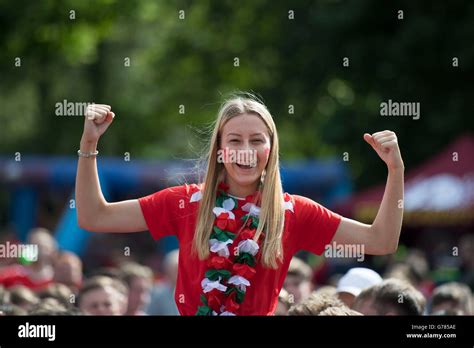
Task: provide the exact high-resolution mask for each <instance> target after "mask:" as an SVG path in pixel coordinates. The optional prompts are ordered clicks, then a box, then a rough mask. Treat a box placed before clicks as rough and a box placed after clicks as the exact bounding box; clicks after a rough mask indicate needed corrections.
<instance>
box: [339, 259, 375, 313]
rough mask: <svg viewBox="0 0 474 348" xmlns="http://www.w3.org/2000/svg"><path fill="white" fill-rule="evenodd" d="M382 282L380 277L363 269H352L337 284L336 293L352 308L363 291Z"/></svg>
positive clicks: (369, 270) (371, 271) (367, 269)
mask: <svg viewBox="0 0 474 348" xmlns="http://www.w3.org/2000/svg"><path fill="white" fill-rule="evenodd" d="M381 282H382V277H380V275H379V274H378V273H377V272H375V271H373V270H371V269H369V268H363V267H356V268H351V269H350V270H349V271H348V272H347V273H346V274H345V275H344V276H343V277H341V279H339V282H338V284H337V288H336V292H337V296H338V297H339V299H340V300H341V301H342V302H344V304H345V305H346V306H347V307H349V308H351V307H352V305H353V303H354V300H355V298H356V297H357V296H358V295H359V294H360V293H361V291H362V290H364V289H367V288H369V287H371V286H373V285H376V284H379V283H381Z"/></svg>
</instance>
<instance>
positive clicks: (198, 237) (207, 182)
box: [193, 94, 285, 268]
mask: <svg viewBox="0 0 474 348" xmlns="http://www.w3.org/2000/svg"><path fill="white" fill-rule="evenodd" d="M242 114H252V115H257V116H259V117H260V118H261V119H262V121H263V122H264V123H265V125H266V126H267V129H268V133H269V136H270V141H271V148H270V153H269V158H268V163H267V167H266V168H265V171H264V173H265V175H264V180H262V185H261V186H260V189H259V190H260V195H259V196H260V217H259V224H258V227H257V231H256V233H255V238H254V240H255V241H256V240H258V238H259V237H260V235H261V233H262V232H264V233H265V238H264V241H263V245H262V251H261V253H262V254H261V261H262V264H263V265H264V266H265V267H268V268H277V267H278V263H279V262H281V261H282V259H283V248H282V234H283V226H284V218H285V215H284V201H283V188H282V184H281V178H280V162H279V153H278V152H279V148H278V134H277V130H276V126H275V123H274V122H273V118H272V116H271V114H270V112H269V111H268V109H267V108H266V106H265V105H264V104H263V103H262V102H260V101H259V100H257V99H256V98H255V97H253V96H251V95H249V94H246V95H245V97H242V96H238V97H234V98H232V99H230V100H227V101H226V102H224V104H223V105H222V106H221V108H220V110H219V113H218V115H217V119H216V121H215V125H214V130H213V132H212V136H211V141H210V144H209V150H208V153H207V155H206V161H207V165H206V174H205V179H204V187H203V192H202V199H201V202H200V205H199V210H198V215H197V223H196V231H195V234H194V240H193V250H194V252H197V255H198V257H199V258H200V259H201V260H204V259H206V258H207V257H209V238H210V236H211V232H212V225H213V223H214V219H215V217H214V215H213V213H212V209H213V208H214V206H215V201H216V192H217V188H218V185H219V183H220V182H221V181H222V180H223V178H224V174H225V168H224V165H223V163H218V161H217V151H218V150H219V148H220V137H221V135H222V129H223V127H224V125H225V124H226V123H227V122H228V121H229V120H230V119H231V118H234V117H237V116H240V115H242Z"/></svg>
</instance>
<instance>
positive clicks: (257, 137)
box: [218, 114, 271, 190]
mask: <svg viewBox="0 0 474 348" xmlns="http://www.w3.org/2000/svg"><path fill="white" fill-rule="evenodd" d="M270 148H271V143H270V136H269V134H268V129H267V126H266V125H265V123H264V122H263V120H262V119H261V118H260V117H259V116H257V115H254V114H243V115H240V116H236V117H233V118H231V119H230V120H229V121H227V123H226V124H225V125H224V127H223V129H222V134H221V144H220V151H219V153H220V154H221V156H219V153H218V161H220V162H223V163H224V167H225V169H226V171H227V181H228V184H229V185H230V186H231V187H232V184H236V185H238V186H241V187H249V186H255V185H257V184H258V182H259V180H260V177H261V175H262V172H263V170H264V169H265V168H266V166H267V163H268V158H269V154H270ZM255 189H256V188H253V190H255Z"/></svg>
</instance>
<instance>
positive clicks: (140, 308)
mask: <svg viewBox="0 0 474 348" xmlns="http://www.w3.org/2000/svg"><path fill="white" fill-rule="evenodd" d="M120 269H121V271H122V274H123V275H122V277H123V280H124V282H125V283H126V284H127V286H128V308H127V312H126V314H127V315H145V314H146V313H145V311H144V309H145V308H146V306H148V304H149V303H150V292H151V288H152V285H153V271H152V270H151V269H150V268H149V267H146V266H142V265H140V264H138V263H135V262H127V263H125V264H123V265H122V266H121V267H120Z"/></svg>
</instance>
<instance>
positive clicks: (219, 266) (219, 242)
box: [196, 183, 264, 316]
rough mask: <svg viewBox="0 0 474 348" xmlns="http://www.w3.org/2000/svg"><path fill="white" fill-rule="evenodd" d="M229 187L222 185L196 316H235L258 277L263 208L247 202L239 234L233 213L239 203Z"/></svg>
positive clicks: (215, 211) (215, 209) (218, 194)
mask: <svg viewBox="0 0 474 348" xmlns="http://www.w3.org/2000/svg"><path fill="white" fill-rule="evenodd" d="M227 190H228V186H227V185H226V184H224V183H221V184H219V188H218V193H217V199H216V207H215V208H214V209H213V213H214V215H215V216H216V218H215V220H214V225H213V231H212V233H211V237H210V239H209V247H210V256H209V259H208V260H207V265H208V267H209V269H208V270H207V271H206V272H205V278H204V279H203V280H202V281H201V286H202V289H203V294H201V302H202V306H198V310H197V312H196V315H204V316H207V315H221V316H233V315H236V312H237V311H238V309H239V308H240V306H241V304H242V303H243V301H244V299H245V293H246V288H247V287H248V286H250V280H251V279H252V278H253V277H254V276H255V273H256V272H255V265H256V264H257V261H258V258H259V256H260V253H259V251H260V246H259V244H261V242H262V240H263V238H264V234H263V233H262V234H261V235H260V237H259V239H258V243H257V242H255V241H254V240H253V238H254V236H255V232H256V230H257V227H258V222H259V218H258V217H259V214H260V208H259V207H258V206H257V205H255V204H254V203H249V202H248V197H252V196H248V197H247V198H246V202H247V203H246V204H245V205H244V206H243V207H242V208H241V209H242V210H243V211H245V212H247V214H246V215H244V216H242V218H241V220H242V221H243V226H242V228H241V230H240V232H238V231H237V229H238V226H237V222H236V216H235V214H234V212H233V210H235V209H236V208H238V201H237V200H236V199H235V198H234V197H232V196H229V195H228V194H227Z"/></svg>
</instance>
